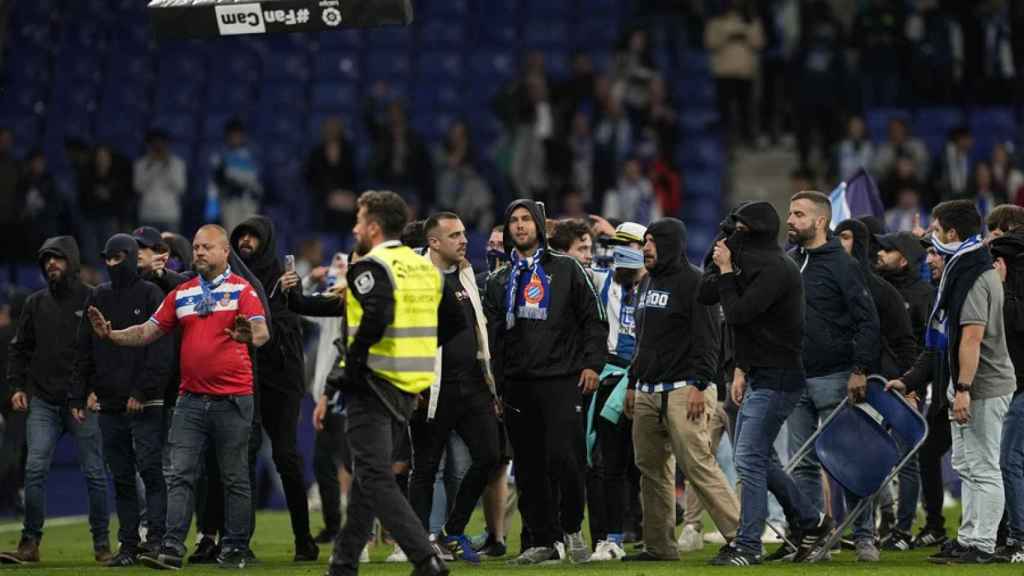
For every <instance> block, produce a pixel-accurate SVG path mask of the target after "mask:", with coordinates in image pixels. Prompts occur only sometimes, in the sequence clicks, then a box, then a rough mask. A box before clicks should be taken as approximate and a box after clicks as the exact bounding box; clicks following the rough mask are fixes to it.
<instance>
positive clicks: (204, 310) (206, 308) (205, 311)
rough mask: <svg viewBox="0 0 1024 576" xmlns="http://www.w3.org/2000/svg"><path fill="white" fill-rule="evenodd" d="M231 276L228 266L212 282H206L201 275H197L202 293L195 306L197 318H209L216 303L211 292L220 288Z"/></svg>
mask: <svg viewBox="0 0 1024 576" xmlns="http://www.w3.org/2000/svg"><path fill="white" fill-rule="evenodd" d="M228 276H231V267H230V266H228V267H227V268H225V269H224V273H223V274H221V275H219V276H217V277H216V278H214V279H213V280H210V281H207V280H206V278H203V275H202V274H200V275H199V287H200V288H201V289H202V291H203V296H202V300H200V301H199V303H198V304H196V314H198V315H199V316H209V315H210V314H211V313H212V312H213V308H214V306H215V305H216V303H217V301H216V300H215V299H214V297H213V291H214V290H216V289H217V288H220V285H221V284H223V283H224V281H225V280H227V279H228Z"/></svg>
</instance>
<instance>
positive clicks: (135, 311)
mask: <svg viewBox="0 0 1024 576" xmlns="http://www.w3.org/2000/svg"><path fill="white" fill-rule="evenodd" d="M138 251H139V249H138V244H136V243H135V239H133V238H132V237H131V236H129V235H127V234H115V235H114V236H113V237H111V238H110V240H108V241H107V246H106V248H105V249H104V253H105V254H112V253H114V252H124V253H125V255H126V257H125V259H124V261H123V262H121V263H120V264H118V265H117V266H114V267H112V268H111V267H108V268H107V270H108V272H109V274H110V279H111V281H110V282H106V283H104V284H100V285H99V286H98V287H97V288H96V291H95V293H94V294H93V299H92V302H91V304H92V305H93V306H95V307H96V308H98V309H99V311H100V312H102V313H103V316H104V317H106V319H107V320H108V321H109V322H110V324H111V326H112V327H113V329H114V330H123V329H125V328H128V327H131V326H134V325H136V324H142V323H143V322H146V321H147V320H148V319H149V318H150V316H152V315H153V314H154V313H155V312H156V309H157V308H159V307H160V303H161V302H163V300H164V293H163V290H161V289H160V288H159V287H157V286H156V285H155V284H153V283H151V282H147V281H145V280H142V279H140V278H139V272H138V270H139V269H138V266H137V265H136V259H137V258H138ZM78 336H79V338H78V357H77V360H76V362H75V370H74V372H73V373H72V376H71V381H72V384H71V405H72V407H76V408H81V407H82V406H84V405H85V399H86V397H87V396H88V395H89V393H90V392H95V393H96V397H97V399H98V400H99V403H100V409H101V410H102V411H103V412H109V413H120V412H124V409H125V403H126V402H127V401H128V398H129V397H131V398H134V399H135V400H137V401H139V402H141V403H143V404H147V405H151V406H159V405H162V404H163V401H164V393H165V391H166V389H167V387H168V385H169V384H170V383H171V375H172V372H173V370H172V367H173V366H174V363H175V361H176V358H177V354H175V350H174V348H175V342H174V339H173V338H160V339H158V340H157V341H156V342H153V343H152V344H150V345H149V346H145V347H143V348H132V347H125V346H115V345H114V344H112V343H111V342H109V341H107V340H100V339H98V338H96V336H95V334H94V333H93V331H92V330H91V329H83V330H80V331H79V335H78Z"/></svg>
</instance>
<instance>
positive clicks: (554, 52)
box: [544, 48, 571, 89]
mask: <svg viewBox="0 0 1024 576" xmlns="http://www.w3.org/2000/svg"><path fill="white" fill-rule="evenodd" d="M569 58H570V54H569V52H568V51H567V50H559V49H557V48H555V49H550V48H549V49H547V50H544V71H545V72H547V74H548V76H549V77H554V78H565V77H566V76H568V75H569V69H570V67H571V63H570V62H569ZM549 89H550V87H549Z"/></svg>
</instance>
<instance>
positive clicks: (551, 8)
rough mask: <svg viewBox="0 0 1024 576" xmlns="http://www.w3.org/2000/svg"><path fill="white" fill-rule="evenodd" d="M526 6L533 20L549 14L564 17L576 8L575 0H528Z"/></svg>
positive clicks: (543, 17) (549, 15)
mask: <svg viewBox="0 0 1024 576" xmlns="http://www.w3.org/2000/svg"><path fill="white" fill-rule="evenodd" d="M584 4H585V3H584ZM526 6H527V10H528V11H529V13H530V16H531V17H532V19H533V21H534V22H536V21H538V20H541V19H545V18H547V17H551V16H555V17H566V16H569V15H570V14H571V13H573V12H575V10H576V2H575V0H528V2H527V3H526Z"/></svg>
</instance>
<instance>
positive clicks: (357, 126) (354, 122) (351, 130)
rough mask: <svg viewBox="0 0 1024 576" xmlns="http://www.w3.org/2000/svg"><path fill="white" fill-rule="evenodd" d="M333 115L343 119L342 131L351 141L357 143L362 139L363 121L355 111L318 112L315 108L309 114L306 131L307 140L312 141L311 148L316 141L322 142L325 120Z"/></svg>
mask: <svg viewBox="0 0 1024 576" xmlns="http://www.w3.org/2000/svg"><path fill="white" fill-rule="evenodd" d="M332 117H333V118H338V119H340V120H341V125H342V131H343V132H344V134H345V138H347V139H348V141H349V142H352V143H353V144H355V142H357V141H361V140H362V138H363V134H362V132H363V130H362V123H361V122H360V121H359V120H360V118H359V115H358V114H356V113H355V112H336V111H330V112H317V111H316V110H314V111H313V112H312V113H311V114H310V115H309V125H308V129H307V131H306V140H307V141H308V142H309V143H310V147H311V148H312V146H313V145H315V143H319V142H320V140H321V136H322V135H323V126H324V122H325V121H326V120H327V119H328V118H332Z"/></svg>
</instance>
